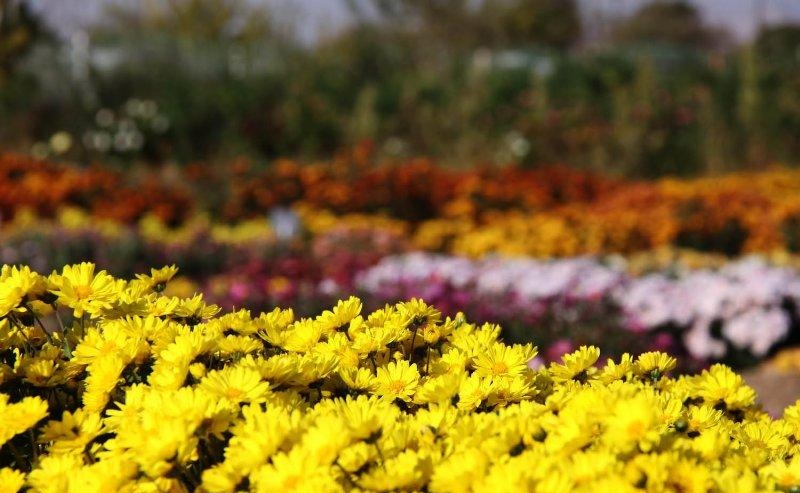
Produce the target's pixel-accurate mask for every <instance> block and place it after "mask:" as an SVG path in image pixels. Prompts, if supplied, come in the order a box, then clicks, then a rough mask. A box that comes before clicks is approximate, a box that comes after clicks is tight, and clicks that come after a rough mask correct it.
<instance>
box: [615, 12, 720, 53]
mask: <svg viewBox="0 0 800 493" xmlns="http://www.w3.org/2000/svg"><path fill="white" fill-rule="evenodd" d="M720 34H721V33H719V32H718V31H715V30H714V29H711V28H709V27H708V26H706V25H705V24H704V23H703V19H702V18H701V16H700V13H699V12H698V10H697V8H696V7H694V6H693V5H691V4H690V3H688V2H686V1H657V2H652V3H648V4H647V5H645V6H643V7H642V8H640V9H639V10H637V11H636V12H635V13H634V14H633V15H632V16H631V17H630V18H628V19H626V20H624V21H622V22H621V23H620V24H619V25H617V27H616V28H615V29H614V32H613V39H614V41H616V42H618V43H622V44H664V45H673V46H682V47H688V48H692V47H694V48H708V47H711V46H713V45H714V44H715V43H716V42H717V41H718V40H719V39H720Z"/></svg>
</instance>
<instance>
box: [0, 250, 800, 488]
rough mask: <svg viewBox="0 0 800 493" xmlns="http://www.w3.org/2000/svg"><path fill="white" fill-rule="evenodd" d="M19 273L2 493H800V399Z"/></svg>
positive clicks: (713, 372) (393, 321)
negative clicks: (780, 400)
mask: <svg viewBox="0 0 800 493" xmlns="http://www.w3.org/2000/svg"><path fill="white" fill-rule="evenodd" d="M3 273H4V274H3V277H2V278H0V286H4V287H3V288H2V289H3V291H2V293H4V294H3V295H2V296H0V298H2V300H3V303H4V304H3V305H2V306H3V310H4V312H3V314H2V315H0V323H2V327H0V328H1V329H2V330H1V331H0V337H2V340H0V365H2V368H3V372H2V380H0V491H2V492H5V491H11V492H16V491H22V490H23V489H26V488H27V489H26V491H32V492H49V491H53V492H56V491H58V492H62V491H64V492H107V491H122V492H161V491H164V492H189V491H197V492H213V493H227V492H234V491H253V492H275V491H280V492H289V491H313V492H320V493H321V492H341V491H409V492H413V491H428V492H442V493H444V492H497V491H512V492H514V491H520V492H528V491H530V492H540V493H545V492H547V493H549V492H554V493H560V492H564V493H567V492H593V493H594V492H598V491H619V492H653V493H656V492H722V491H737V492H738V491H741V492H762V491H765V492H789V491H798V490H800V459H798V458H800V432H798V430H800V401H798V403H796V404H795V405H793V406H791V407H789V408H787V409H786V411H785V413H784V416H783V417H782V418H780V419H775V418H772V417H770V416H769V415H767V414H766V413H764V412H763V411H761V410H760V408H759V407H758V405H757V403H756V396H755V393H754V392H753V390H752V389H751V388H749V387H748V386H747V385H745V383H744V382H743V380H742V378H741V377H740V376H739V375H737V374H736V373H734V372H733V371H732V370H731V369H730V368H728V367H726V366H723V365H714V366H712V367H710V368H709V369H707V370H705V371H703V372H701V373H700V374H696V375H679V376H671V375H670V372H671V371H672V370H673V369H674V368H675V366H676V361H675V359H674V358H672V357H670V356H669V355H666V354H663V353H658V352H653V353H645V354H642V355H639V356H637V357H634V356H632V355H627V354H626V355H624V356H623V357H622V358H621V359H619V360H617V361H612V360H608V361H607V362H606V363H605V364H598V361H599V360H600V350H599V348H596V347H581V348H579V349H578V350H577V351H575V352H573V353H571V354H568V355H565V356H564V357H563V359H562V361H560V362H556V363H553V364H551V365H549V366H546V367H541V368H538V369H534V368H533V365H532V364H531V361H532V360H533V359H534V357H535V356H536V349H535V348H534V347H533V346H532V345H529V344H526V345H521V344H515V345H509V344H504V343H503V342H502V341H501V340H500V339H499V338H498V336H499V334H500V329H499V327H497V326H494V325H491V324H484V325H480V326H479V325H475V324H471V323H469V322H468V321H466V320H465V319H464V317H463V316H457V317H455V318H445V317H442V315H441V314H440V313H439V312H438V311H437V310H436V309H435V308H433V307H431V306H430V305H428V304H426V303H425V302H424V301H422V300H411V301H407V302H403V303H398V304H395V305H387V306H386V307H384V308H382V309H380V310H377V311H375V312H373V313H363V307H362V304H361V302H360V300H358V299H357V298H349V299H347V300H342V301H340V302H339V303H338V304H336V305H335V306H334V307H332V308H331V310H326V311H324V312H323V313H321V314H320V315H319V316H317V317H313V318H297V317H295V315H294V313H293V312H292V310H288V309H287V310H281V309H276V310H274V311H272V312H270V313H264V314H259V315H253V314H251V313H249V312H247V311H238V312H233V313H226V314H223V315H218V311H219V310H218V309H217V307H215V306H213V305H207V304H206V303H205V302H204V301H203V297H202V295H196V296H195V297H193V298H189V299H181V298H172V297H169V296H165V295H164V287H165V286H164V285H165V284H166V283H168V282H169V280H170V279H171V278H172V276H173V275H174V274H175V271H174V268H166V269H162V270H153V271H151V273H150V274H149V275H140V276H138V277H137V278H135V279H133V280H124V279H116V278H114V277H113V276H111V275H109V274H107V273H103V272H96V271H95V267H94V266H93V265H91V264H81V265H76V266H67V267H65V268H64V269H63V270H62V271H61V272H55V273H53V274H51V275H49V276H43V275H40V274H38V273H35V272H33V271H31V270H30V269H26V268H16V270H14V269H11V268H5V267H4V268H3ZM8 286H12V287H8ZM37 301H38V302H41V303H42V304H44V305H46V306H49V307H50V308H51V310H50V311H49V312H46V311H43V310H37V309H34V308H32V305H31V304H32V303H34V302H37Z"/></svg>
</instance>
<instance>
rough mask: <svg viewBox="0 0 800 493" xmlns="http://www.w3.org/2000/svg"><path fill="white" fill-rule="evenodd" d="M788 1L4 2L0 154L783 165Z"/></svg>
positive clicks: (796, 13) (723, 168) (793, 33)
mask: <svg viewBox="0 0 800 493" xmlns="http://www.w3.org/2000/svg"><path fill="white" fill-rule="evenodd" d="M798 22H800V3H798V2H796V1H792V0H783V1H781V0H703V1H699V0H698V1H694V2H688V1H644V0H616V1H615V0H602V1H601V0H301V1H288V0H168V1H155V0H139V1H134V0H3V1H2V2H0V147H2V148H3V149H4V150H6V151H9V150H11V151H18V152H21V153H25V154H30V155H33V156H35V157H37V158H51V159H52V158H56V159H60V160H69V161H72V162H76V163H83V164H88V163H92V162H103V163H105V164H106V165H116V166H121V167H127V166H132V165H136V164H141V163H147V165H148V166H159V165H163V164H165V163H170V164H173V165H174V164H178V165H182V164H185V163H191V162H198V161H202V162H206V163H229V162H230V159H231V158H233V157H238V156H247V157H249V158H251V159H253V160H256V161H257V162H263V163H268V162H270V160H272V159H274V158H276V157H280V156H291V157H293V158H296V159H300V160H304V159H305V160H311V159H326V158H328V157H330V156H332V155H333V154H334V153H335V152H336V151H337V150H340V149H343V148H348V147H352V146H354V145H357V144H361V143H365V142H368V143H370V145H371V146H372V149H373V150H374V152H375V154H376V155H377V156H379V157H387V158H398V159H403V158H407V157H409V156H416V155H425V156H429V157H432V158H435V159H436V160H437V161H439V162H441V163H443V164H446V165H448V166H454V167H466V166H468V165H474V164H475V163H476V162H485V163H501V164H507V163H518V164H521V165H523V166H540V165H543V164H566V165H569V166H572V167H578V168H582V169H587V170H592V171H599V172H603V173H608V174H612V175H615V176H623V177H629V178H655V177H660V176H664V175H679V176H694V175H700V174H709V173H712V174H713V173H723V172H729V171H735V170H742V169H754V168H758V167H759V166H763V165H764V164H766V163H776V162H780V163H783V164H786V165H790V166H791V165H795V164H797V162H798V155H799V153H798V148H800V138H798V137H800V97H798V96H800V64H799V63H798V62H800V24H798Z"/></svg>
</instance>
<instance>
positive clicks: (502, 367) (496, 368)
mask: <svg viewBox="0 0 800 493" xmlns="http://www.w3.org/2000/svg"><path fill="white" fill-rule="evenodd" d="M506 373H508V365H507V364H505V363H504V362H502V361H498V362H497V363H495V364H494V365H493V366H492V375H495V376H496V375H505V374H506Z"/></svg>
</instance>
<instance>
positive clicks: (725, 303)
mask: <svg viewBox="0 0 800 493" xmlns="http://www.w3.org/2000/svg"><path fill="white" fill-rule="evenodd" d="M356 285H357V287H358V289H359V293H361V294H362V296H363V297H364V299H365V300H368V301H371V300H375V302H377V303H376V304H380V303H381V302H383V301H384V300H388V301H393V300H401V299H406V298H410V297H417V296H418V297H423V298H425V299H426V300H428V301H429V302H431V303H433V304H434V305H436V306H438V307H441V309H443V310H444V311H445V312H446V313H454V312H456V311H464V312H465V313H466V314H467V316H469V317H471V318H472V319H474V320H478V321H487V320H494V321H497V322H499V323H501V324H503V325H504V326H505V327H506V328H507V329H508V332H507V334H506V336H507V337H510V338H512V339H513V340H525V341H534V342H535V343H536V344H538V345H539V346H540V347H560V348H562V351H563V350H564V349H566V350H569V349H570V348H572V347H574V346H576V345H579V344H582V343H597V344H600V343H601V342H602V343H603V346H604V348H606V349H609V350H611V351H612V354H619V353H621V352H622V351H626V350H627V351H631V350H637V349H638V350H642V348H660V349H669V350H671V351H673V352H676V353H679V354H684V355H687V356H690V357H692V358H694V359H696V360H698V361H707V360H714V359H720V358H725V357H728V358H730V359H731V360H732V361H735V362H738V363H739V364H741V363H744V362H745V361H746V360H748V359H749V360H750V361H751V362H752V361H753V360H754V359H760V358H763V357H764V356H765V355H767V354H768V353H769V352H770V351H771V350H772V349H773V348H774V347H776V346H778V345H779V344H781V343H782V342H785V341H786V340H787V339H790V338H791V339H796V338H797V332H798V330H800V327H799V326H798V307H799V306H800V276H798V274H797V272H796V271H794V270H793V269H790V268H787V267H771V266H769V265H767V264H766V263H764V262H763V261H760V260H758V259H755V258H751V259H743V260H739V261H736V262H730V263H727V264H725V265H724V266H723V267H721V268H719V269H714V270H712V269H699V270H692V271H685V272H682V273H680V272H674V273H671V274H666V273H663V272H657V273H650V274H646V275H643V276H639V277H635V276H631V275H630V274H627V273H626V272H625V271H624V270H623V269H622V268H621V267H620V266H613V265H606V264H603V263H601V262H599V261H598V260H593V259H590V258H575V259H561V260H554V261H538V260H534V259H524V258H520V259H500V258H494V259H485V260H481V261H472V260H468V259H465V258H459V257H448V256H441V255H430V254H424V253H412V254H408V255H404V256H397V257H387V258H385V259H383V260H382V261H381V262H379V263H378V264H377V265H375V266H374V267H372V268H370V269H368V270H366V271H364V272H362V273H360V274H359V275H358V278H357V283H356ZM633 335H635V336H634V337H632V336H633ZM637 345H638V346H637ZM557 353H558V352H557V351H556V354H554V356H560V355H559V354H557ZM546 354H547V353H546Z"/></svg>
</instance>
